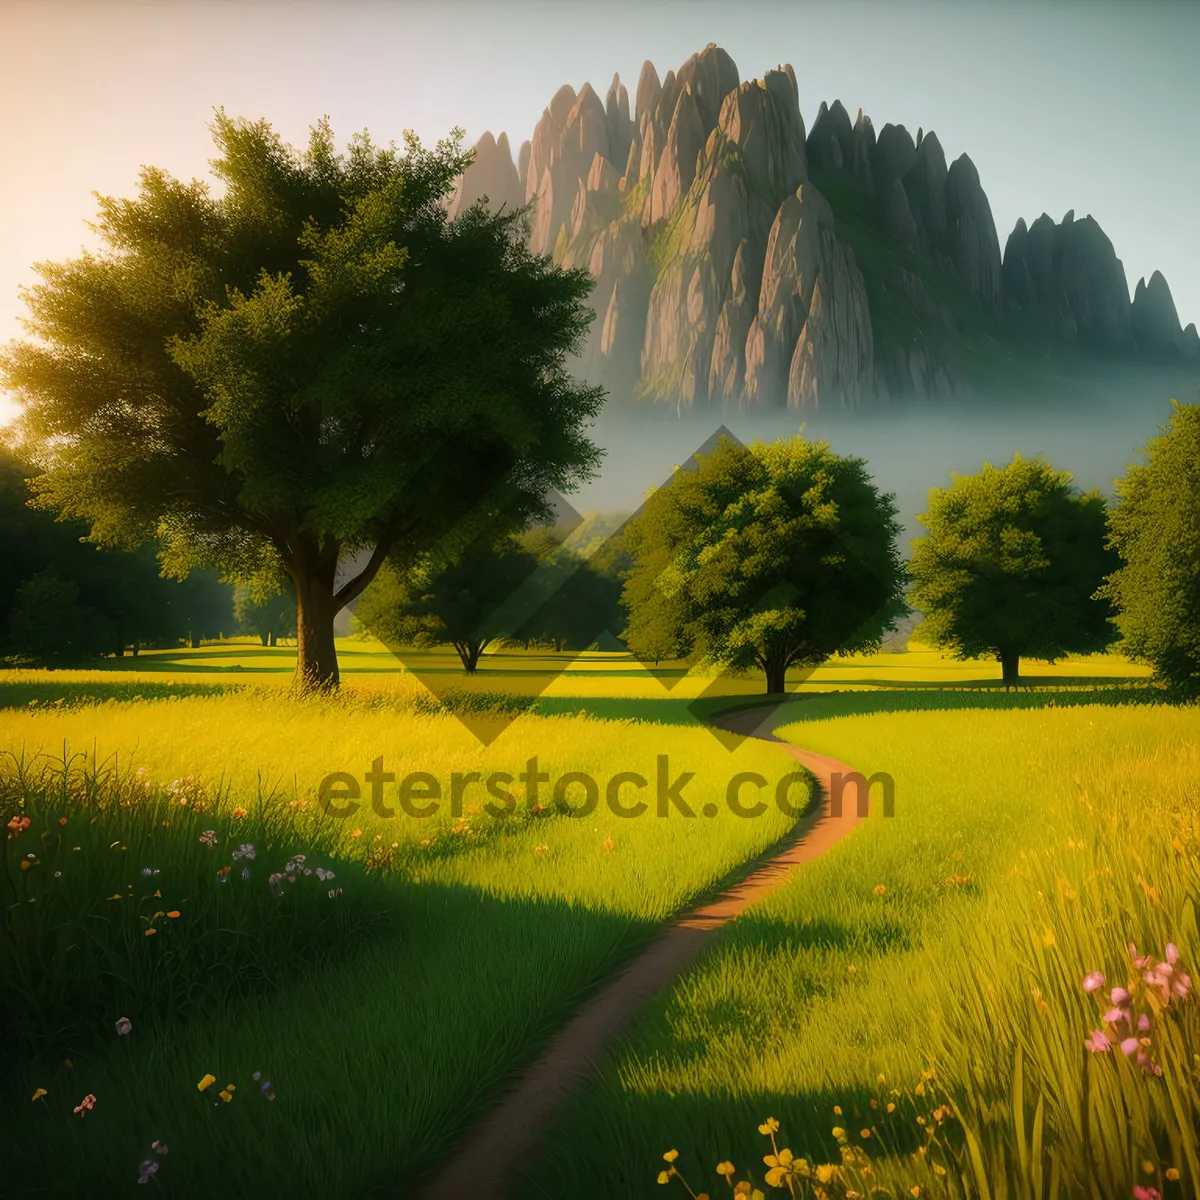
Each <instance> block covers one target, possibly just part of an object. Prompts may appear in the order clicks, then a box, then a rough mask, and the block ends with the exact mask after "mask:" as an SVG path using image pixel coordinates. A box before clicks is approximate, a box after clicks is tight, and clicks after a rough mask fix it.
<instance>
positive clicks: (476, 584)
mask: <svg viewBox="0 0 1200 1200" xmlns="http://www.w3.org/2000/svg"><path fill="white" fill-rule="evenodd" d="M537 561H538V560H537V556H536V555H535V554H534V553H533V552H532V551H531V550H528V549H527V548H526V547H524V546H523V545H521V543H520V542H519V541H518V540H517V539H516V538H514V537H511V536H510V537H504V538H501V539H499V540H498V541H491V540H482V541H478V542H475V543H473V544H472V545H470V546H468V547H466V549H464V550H463V551H462V552H461V553H459V554H458V555H456V556H455V558H454V559H452V560H451V561H449V562H446V561H445V559H444V558H433V559H429V560H427V561H424V562H421V563H418V564H416V565H414V566H413V567H411V568H410V569H409V570H408V571H403V570H402V569H400V568H398V567H396V566H395V565H391V564H389V565H388V566H387V567H386V568H385V569H384V571H383V572H381V573H380V575H379V576H378V577H377V578H376V580H375V582H374V583H373V584H372V585H371V586H370V587H369V588H368V589H367V591H366V593H364V595H363V597H362V599H361V601H360V602H359V604H358V605H357V606H356V608H355V611H354V615H355V617H356V618H357V619H358V620H359V622H360V623H361V624H362V625H363V626H364V627H365V628H367V629H369V630H370V631H371V632H372V633H373V634H374V635H375V636H376V637H377V638H379V640H380V641H382V642H384V643H386V644H387V645H389V646H444V645H450V646H453V647H454V648H455V650H457V651H458V655H459V658H460V659H461V660H462V664H463V669H464V670H465V671H466V672H467V673H468V674H471V673H473V672H474V671H475V669H476V667H477V666H478V664H479V656H480V654H482V653H483V651H484V650H485V649H486V648H487V647H488V646H489V645H491V644H492V643H493V642H495V641H497V640H499V639H501V638H505V637H510V636H513V635H514V634H515V633H516V630H517V622H518V620H519V618H518V617H517V616H516V613H515V610H514V608H513V606H512V604H511V601H512V600H513V599H514V598H515V596H516V594H517V591H518V589H519V588H520V587H521V585H522V584H523V583H525V582H526V580H528V579H529V578H530V576H531V575H532V574H533V572H534V570H535V569H536V567H537Z"/></svg>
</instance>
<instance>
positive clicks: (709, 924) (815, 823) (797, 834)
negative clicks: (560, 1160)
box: [422, 705, 859, 1200]
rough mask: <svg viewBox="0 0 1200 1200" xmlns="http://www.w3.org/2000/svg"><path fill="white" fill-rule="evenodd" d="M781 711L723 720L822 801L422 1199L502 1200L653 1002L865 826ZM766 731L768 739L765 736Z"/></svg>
mask: <svg viewBox="0 0 1200 1200" xmlns="http://www.w3.org/2000/svg"><path fill="white" fill-rule="evenodd" d="M775 708H776V706H774V705H770V706H768V705H760V706H758V707H756V708H753V709H749V708H748V709H742V710H735V711H732V712H729V713H726V714H724V715H723V717H721V718H718V719H719V720H720V723H721V724H722V725H723V726H724V727H725V728H726V729H729V730H730V731H732V732H734V733H738V734H741V735H742V736H745V737H759V738H762V739H764V740H766V741H773V742H778V743H779V746H780V748H781V749H783V750H784V751H786V752H787V753H788V754H790V755H791V756H792V758H794V759H795V760H796V761H797V762H798V763H799V764H800V765H801V766H802V767H804V768H805V769H806V770H808V771H810V772H811V773H812V774H813V776H815V778H816V780H817V782H818V784H819V785H820V787H821V789H822V792H823V793H824V797H825V798H824V801H823V802H822V804H821V806H820V808H819V809H818V810H817V811H816V812H815V813H814V814H813V815H811V816H808V817H805V818H804V819H802V820H801V821H800V822H799V823H798V824H797V826H796V829H795V830H794V832H793V834H792V836H791V837H790V838H789V839H788V840H787V842H786V843H785V844H784V846H783V848H782V849H781V850H780V851H779V853H777V854H775V855H774V856H773V857H771V858H770V859H768V860H767V861H766V862H764V863H763V864H762V865H761V866H760V867H758V868H757V869H755V870H754V871H752V872H751V874H750V875H748V876H747V877H746V878H745V879H743V880H742V881H741V882H740V883H738V884H736V885H735V886H734V887H731V888H730V889H729V890H728V891H726V892H724V893H723V894H722V895H720V896H718V897H717V899H716V900H713V901H712V902H710V903H708V904H704V905H701V906H700V907H699V908H696V909H693V910H692V911H691V912H689V913H686V914H685V915H684V916H682V917H678V918H676V920H675V921H673V922H672V923H671V924H670V925H668V926H667V927H666V928H664V929H663V930H662V931H661V932H660V933H658V934H656V935H655V937H654V938H652V939H651V940H650V942H649V943H648V944H647V945H646V946H645V947H644V948H643V949H642V950H641V951H640V952H639V953H638V955H637V957H636V958H634V959H633V961H632V962H630V963H629V964H628V965H627V966H626V967H625V968H624V969H623V970H622V971H621V972H620V973H619V974H617V975H616V976H615V977H614V978H613V979H611V980H610V981H609V982H608V983H607V984H605V985H604V986H603V987H602V988H601V989H600V991H599V992H597V993H596V994H595V995H594V996H592V997H591V998H590V999H588V1000H587V1001H585V1003H584V1004H583V1006H582V1007H581V1008H580V1009H579V1010H578V1012H576V1013H575V1015H574V1016H573V1017H572V1018H571V1019H570V1021H568V1023H567V1024H566V1026H565V1027H564V1028H563V1029H561V1030H559V1032H558V1033H557V1034H555V1036H554V1037H553V1038H552V1039H551V1041H550V1043H549V1045H548V1046H547V1047H546V1049H545V1050H544V1051H543V1053H542V1055H541V1057H540V1058H539V1059H538V1060H537V1062H535V1063H534V1064H533V1065H532V1066H530V1067H529V1068H527V1069H526V1070H525V1071H524V1072H522V1073H521V1074H520V1075H519V1076H518V1077H517V1078H516V1079H515V1080H514V1082H513V1084H512V1086H511V1089H510V1090H509V1091H508V1093H507V1094H505V1095H503V1096H501V1097H499V1098H498V1099H497V1100H496V1102H495V1103H494V1104H493V1106H492V1108H491V1110H490V1112H488V1113H487V1115H486V1116H484V1117H483V1119H482V1120H480V1121H479V1122H478V1123H477V1124H476V1125H475V1126H474V1128H473V1129H471V1131H470V1132H469V1133H468V1134H467V1136H466V1138H465V1139H464V1140H463V1142H462V1144H461V1145H460V1146H459V1147H458V1148H457V1149H456V1150H455V1151H454V1152H453V1155H452V1157H451V1158H450V1159H449V1161H448V1162H447V1163H446V1165H445V1166H444V1167H443V1168H442V1170H441V1172H440V1174H439V1175H437V1176H436V1178H435V1179H434V1180H433V1182H432V1183H431V1185H430V1186H429V1187H427V1188H426V1189H425V1191H424V1192H423V1193H422V1195H423V1200H505V1198H506V1197H507V1196H508V1195H509V1192H508V1188H509V1186H510V1184H511V1182H512V1180H513V1177H514V1175H515V1173H516V1171H517V1170H518V1169H519V1168H520V1167H521V1166H522V1165H524V1164H525V1163H527V1162H528V1161H529V1160H530V1159H531V1158H532V1157H533V1156H534V1155H536V1153H537V1150H538V1147H539V1144H540V1141H541V1137H542V1134H543V1132H544V1130H545V1128H546V1127H547V1126H548V1125H549V1124H550V1122H551V1120H552V1119H553V1118H554V1116H555V1115H556V1114H557V1112H558V1110H559V1109H560V1108H561V1106H562V1104H563V1102H564V1101H565V1100H566V1098H567V1097H568V1096H569V1095H570V1093H571V1092H573V1091H574V1090H575V1089H576V1088H577V1087H578V1086H579V1085H580V1084H581V1083H582V1082H583V1081H584V1080H586V1079H587V1078H588V1076H589V1075H590V1074H591V1073H592V1071H593V1068H594V1067H595V1065H596V1063H597V1062H599V1061H600V1059H601V1058H602V1057H603V1055H604V1052H605V1050H606V1048H607V1047H608V1046H609V1044H610V1043H611V1042H612V1040H613V1038H614V1037H616V1036H617V1035H618V1034H619V1033H621V1032H622V1030H624V1029H625V1027H626V1026H627V1025H628V1024H629V1022H630V1021H631V1020H632V1019H633V1016H634V1014H635V1013H636V1012H637V1011H638V1009H639V1008H641V1007H642V1005H643V1004H645V1003H646V1002H647V1001H648V1000H650V999H652V998H653V997H654V996H655V995H657V994H658V992H660V991H661V990H662V989H663V988H664V987H666V986H667V985H668V984H670V983H671V982H672V981H673V980H674V979H675V978H676V977H677V976H679V975H680V974H681V973H682V972H683V971H684V970H685V969H686V968H687V967H688V966H689V965H690V964H691V963H692V962H693V961H695V959H696V958H697V957H699V955H700V953H701V952H702V951H703V950H704V949H705V948H706V947H707V946H708V945H709V944H710V942H711V941H712V939H713V937H714V936H715V934H716V931H717V930H718V929H720V928H721V926H722V925H725V924H726V923H727V922H729V921H732V920H733V918H734V917H736V916H737V915H738V914H739V913H740V912H742V911H743V910H744V909H745V908H747V907H748V906H749V905H751V904H753V903H754V902H755V901H756V900H760V899H762V897H763V896H764V895H766V893H768V892H769V891H771V890H772V889H773V888H775V887H778V886H779V884H781V883H782V882H783V881H784V880H785V879H786V878H787V877H788V875H789V874H790V873H791V872H792V870H793V869H794V868H795V867H797V866H799V865H800V864H801V863H806V862H811V861H812V860H813V859H815V858H817V857H818V856H820V855H821V854H823V853H824V852H825V851H826V850H828V849H829V847H830V846H832V845H833V844H834V843H835V842H838V841H840V840H841V839H842V838H844V837H845V836H846V835H847V834H848V833H850V831H851V830H853V829H854V827H855V826H856V825H857V824H858V821H859V817H858V815H857V807H858V806H857V805H856V804H855V803H854V791H853V789H851V791H850V792H849V793H848V794H847V797H846V799H847V801H848V803H846V804H845V805H844V806H843V810H842V815H841V816H840V817H833V816H831V814H830V812H829V802H828V797H829V790H830V779H831V776H832V775H834V774H835V773H841V774H842V775H843V776H845V775H848V774H849V773H850V772H851V771H852V770H853V768H852V767H848V766H846V764H845V763H841V762H838V761H837V759H833V758H826V757H825V756H824V755H821V754H813V753H812V752H811V751H808V750H801V749H799V748H798V747H796V746H791V745H788V744H787V743H786V742H784V741H782V740H781V739H779V738H777V737H775V735H774V734H773V733H771V732H770V728H771V725H772V721H773V718H774V715H775ZM764 729H766V730H767V732H763V730H764Z"/></svg>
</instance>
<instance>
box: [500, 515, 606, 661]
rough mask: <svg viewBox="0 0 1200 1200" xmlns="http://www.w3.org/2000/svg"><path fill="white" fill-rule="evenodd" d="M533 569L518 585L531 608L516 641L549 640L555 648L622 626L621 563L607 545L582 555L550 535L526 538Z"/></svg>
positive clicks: (580, 644) (588, 641)
mask: <svg viewBox="0 0 1200 1200" xmlns="http://www.w3.org/2000/svg"><path fill="white" fill-rule="evenodd" d="M527 544H528V545H529V548H530V549H531V550H532V551H533V553H534V554H535V555H536V558H537V570H536V571H534V572H533V574H532V575H531V576H530V578H529V581H528V583H527V585H526V586H525V587H524V588H523V589H522V600H523V602H524V603H525V604H526V605H527V606H528V607H530V608H532V610H533V611H532V612H531V613H530V615H529V616H528V617H527V618H526V619H525V620H524V621H522V622H521V624H520V625H519V626H518V627H517V628H516V630H515V631H514V634H513V637H514V638H515V639H516V640H520V641H533V642H549V643H550V644H551V645H552V646H553V647H554V649H555V650H556V651H560V650H567V649H570V650H586V649H587V648H588V647H589V646H591V645H592V643H593V642H595V641H596V639H597V638H598V637H600V635H601V634H604V633H610V634H613V635H614V636H615V634H616V633H617V632H619V631H620V630H621V629H623V628H624V626H625V615H624V610H623V609H622V607H621V586H622V581H621V573H620V570H621V564H620V561H619V555H618V554H617V553H615V551H614V550H613V549H612V548H609V547H602V548H600V549H599V550H597V551H596V552H595V554H593V555H592V556H591V557H587V558H585V557H584V556H583V555H582V554H580V553H578V552H577V551H575V550H573V549H571V548H569V547H567V546H564V545H562V544H561V543H559V542H557V541H556V540H554V539H553V538H550V539H545V540H543V541H541V542H540V544H539V543H530V542H527Z"/></svg>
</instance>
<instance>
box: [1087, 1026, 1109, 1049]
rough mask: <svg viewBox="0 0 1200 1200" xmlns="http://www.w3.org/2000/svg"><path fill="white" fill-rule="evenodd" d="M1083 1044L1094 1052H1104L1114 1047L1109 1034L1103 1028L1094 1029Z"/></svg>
mask: <svg viewBox="0 0 1200 1200" xmlns="http://www.w3.org/2000/svg"><path fill="white" fill-rule="evenodd" d="M1083 1044H1084V1046H1086V1047H1087V1049H1089V1050H1090V1051H1091V1052H1092V1053H1093V1054H1102V1053H1104V1051H1106V1050H1111V1049H1112V1042H1110V1041H1109V1040H1108V1034H1107V1033H1105V1032H1104V1030H1103V1029H1093V1030H1092V1032H1091V1033H1090V1034H1089V1035H1088V1039H1087V1041H1086V1042H1084V1043H1083Z"/></svg>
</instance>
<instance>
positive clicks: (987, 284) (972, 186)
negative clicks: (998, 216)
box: [922, 134, 1003, 309]
mask: <svg viewBox="0 0 1200 1200" xmlns="http://www.w3.org/2000/svg"><path fill="white" fill-rule="evenodd" d="M931 140H933V134H930V135H929V137H928V138H927V139H926V142H928V141H931ZM923 146H924V143H923ZM923 146H922V148H923ZM945 196H946V226H947V247H946V250H947V253H948V254H949V256H950V260H951V261H952V262H953V264H954V269H955V271H956V272H957V273H958V275H959V277H960V278H961V279H962V280H963V282H964V283H966V285H967V286H968V287H969V288H970V289H971V291H973V292H974V293H975V294H976V295H977V296H979V297H980V299H981V300H983V302H984V303H985V304H987V305H988V307H989V308H992V309H998V308H999V307H1000V297H1001V292H1002V289H1003V275H1002V269H1001V261H1000V241H999V238H997V236H996V223H995V221H994V220H993V218H992V208H991V205H990V204H989V203H988V198H987V195H986V193H985V192H984V190H983V186H982V185H981V184H980V182H979V172H978V171H977V170H976V169H975V164H974V163H973V162H972V161H971V159H970V158H969V157H968V156H967V155H966V154H960V155H959V156H958V158H956V159H955V160H954V162H953V163H952V164H951V166H950V170H949V171H948V172H947V173H946V187H945Z"/></svg>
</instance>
